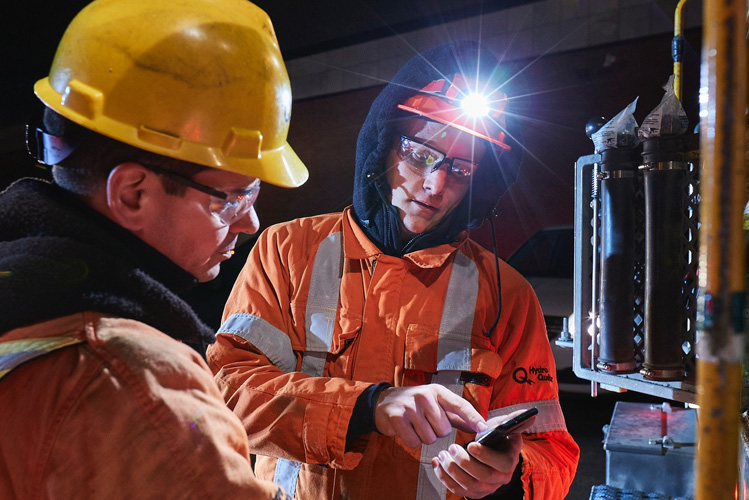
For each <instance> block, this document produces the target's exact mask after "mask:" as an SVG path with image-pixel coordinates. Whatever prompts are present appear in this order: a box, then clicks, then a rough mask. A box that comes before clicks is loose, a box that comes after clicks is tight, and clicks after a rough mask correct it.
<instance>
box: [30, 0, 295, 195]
mask: <svg viewBox="0 0 749 500" xmlns="http://www.w3.org/2000/svg"><path fill="white" fill-rule="evenodd" d="M34 91H35V93H36V95H37V96H38V97H39V98H40V99H41V100H42V101H43V102H44V104H46V105H47V106H49V107H50V108H52V109H54V110H55V111H57V112H58V113H59V114H61V115H63V116H64V117H66V118H68V119H69V120H72V121H73V122H75V123H77V124H79V125H82V126H83V127H86V128H88V129H90V130H93V131H95V132H98V133H100V134H102V135H105V136H108V137H111V138H113V139H116V140H118V141H121V142H124V143H127V144H130V145H132V146H135V147H138V148H141V149H144V150H147V151H151V152H153V153H157V154H160V155H163V156H168V157H171V158H177V159H180V160H185V161H188V162H192V163H197V164H200V165H205V166H209V167H214V168H219V169H222V170H228V171H231V172H237V173H240V174H244V175H248V176H251V177H257V178H259V179H261V180H262V181H265V182H269V183H271V184H276V185H279V186H284V187H296V186H299V185H301V184H303V183H304V182H305V181H306V180H307V177H308V175H309V174H308V172H307V168H306V167H305V166H304V164H303V163H302V161H301V160H300V159H299V157H298V156H297V155H296V153H294V151H293V150H292V149H291V147H290V146H289V144H288V143H287V142H286V137H287V134H288V130H289V119H290V117H291V86H290V84H289V77H288V74H287V73H286V67H285V66H284V63H283V59H282V57H281V53H280V51H279V48H278V42H277V40H276V35H275V32H274V31H273V26H272V25H271V21H270V19H269V18H268V15H267V14H266V13H265V12H264V11H263V10H261V9H260V8H258V7H257V6H255V5H253V4H252V3H250V2H248V1H246V0H96V1H95V2H93V3H91V4H89V5H88V6H87V7H86V8H84V9H83V10H82V11H81V12H80V13H79V14H78V15H77V16H76V17H75V19H73V22H72V23H71V24H70V26H68V28H67V30H66V32H65V35H64V36H63V38H62V40H61V41H60V45H59V46H58V48H57V53H56V55H55V58H54V61H53V62H52V68H51V70H50V74H49V77H48V78H44V79H42V80H39V81H38V82H37V83H36V85H35V86H34Z"/></svg>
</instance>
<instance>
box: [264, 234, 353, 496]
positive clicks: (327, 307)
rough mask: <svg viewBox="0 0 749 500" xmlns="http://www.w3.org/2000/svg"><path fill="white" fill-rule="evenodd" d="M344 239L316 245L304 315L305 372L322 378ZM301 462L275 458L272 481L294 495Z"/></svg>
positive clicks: (335, 236)
mask: <svg viewBox="0 0 749 500" xmlns="http://www.w3.org/2000/svg"><path fill="white" fill-rule="evenodd" d="M342 254H343V238H342V235H341V233H333V234H331V235H330V236H328V237H327V238H325V239H324V240H323V241H322V242H321V243H320V246H318V247H317V255H315V263H314V265H313V266H312V277H311V279H310V285H309V295H308V297H307V308H306V310H305V314H304V322H305V324H306V325H307V328H306V332H305V333H306V335H305V337H306V339H307V341H306V344H307V349H306V351H305V352H304V353H302V372H303V373H306V374H307V375H310V376H312V377H321V376H322V374H323V370H324V369H325V360H326V358H327V354H328V352H329V351H330V347H331V346H332V344H333V330H334V329H335V322H336V312H337V310H338V299H339V296H340V292H341V271H342V269H343V261H342ZM301 465H302V464H300V463H299V462H294V461H292V460H288V459H285V458H279V459H278V460H277V461H276V472H275V475H274V477H273V482H274V483H276V484H278V485H281V486H283V488H284V489H285V490H286V493H288V494H289V495H290V496H291V497H292V498H293V497H294V492H295V491H296V483H297V480H298V479H299V470H300V468H301Z"/></svg>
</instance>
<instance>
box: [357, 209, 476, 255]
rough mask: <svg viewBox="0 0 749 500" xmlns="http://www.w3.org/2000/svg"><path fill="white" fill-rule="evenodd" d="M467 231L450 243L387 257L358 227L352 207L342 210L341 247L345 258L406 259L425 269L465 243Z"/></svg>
mask: <svg viewBox="0 0 749 500" xmlns="http://www.w3.org/2000/svg"><path fill="white" fill-rule="evenodd" d="M467 240H468V233H467V232H466V231H463V232H462V233H460V234H459V235H458V237H457V238H456V240H455V241H454V242H452V243H446V244H442V245H437V246H435V247H430V248H424V249H422V250H417V251H415V252H411V253H407V254H405V255H403V256H402V257H389V256H386V255H384V254H383V252H382V251H381V250H380V249H379V248H377V246H376V245H375V244H374V243H372V241H371V240H370V239H369V238H368V237H367V235H366V233H365V232H364V230H362V228H361V227H359V224H358V223H357V222H356V217H355V216H354V214H353V211H352V207H347V208H345V209H344V210H343V249H344V253H345V255H346V257H347V258H351V259H359V260H374V259H380V258H384V257H387V258H392V259H401V258H402V259H406V260H409V261H411V262H413V263H414V264H416V265H417V266H419V267H421V268H425V269H429V268H435V267H441V266H442V265H444V264H445V261H447V259H448V258H449V257H450V256H451V255H452V254H453V253H455V252H456V251H457V250H458V249H459V248H461V247H462V246H463V245H465V243H466V241H467Z"/></svg>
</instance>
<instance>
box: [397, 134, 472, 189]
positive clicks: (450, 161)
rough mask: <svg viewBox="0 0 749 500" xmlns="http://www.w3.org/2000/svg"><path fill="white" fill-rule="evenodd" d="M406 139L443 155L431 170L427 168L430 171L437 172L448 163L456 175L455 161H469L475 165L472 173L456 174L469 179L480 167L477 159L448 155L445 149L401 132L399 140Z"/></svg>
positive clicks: (448, 171) (401, 141) (450, 172)
mask: <svg viewBox="0 0 749 500" xmlns="http://www.w3.org/2000/svg"><path fill="white" fill-rule="evenodd" d="M404 140H406V141H411V142H414V143H416V144H419V145H421V146H424V147H427V148H429V149H431V150H433V151H436V152H438V153H439V154H441V155H442V160H440V161H439V162H437V163H436V165H434V166H433V167H430V168H431V170H427V172H428V173H432V172H436V171H437V170H439V169H440V167H442V165H445V164H446V165H447V166H448V169H447V173H448V174H451V175H456V174H455V173H454V172H453V163H454V162H455V160H460V161H464V162H466V163H469V164H471V165H473V167H474V168H473V170H471V173H470V174H469V175H464V176H458V175H456V177H462V178H463V179H468V178H470V177H472V176H473V173H474V171H475V170H476V169H477V168H478V167H479V164H478V163H477V162H475V161H469V160H467V159H465V158H456V157H454V156H447V153H445V152H443V151H440V150H439V149H437V148H435V147H434V146H432V145H431V144H427V143H426V142H423V141H420V140H418V139H414V138H413V137H409V136H407V135H404V134H400V139H399V142H400V144H401V145H402V144H403V141H404ZM401 147H402V146H401ZM404 160H405V158H404Z"/></svg>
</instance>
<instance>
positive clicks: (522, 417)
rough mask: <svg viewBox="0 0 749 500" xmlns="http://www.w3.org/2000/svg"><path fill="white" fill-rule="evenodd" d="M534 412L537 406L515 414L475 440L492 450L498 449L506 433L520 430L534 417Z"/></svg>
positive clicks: (535, 412) (504, 439) (536, 411)
mask: <svg viewBox="0 0 749 500" xmlns="http://www.w3.org/2000/svg"><path fill="white" fill-rule="evenodd" d="M536 414H538V408H535V407H534V408H529V409H527V410H525V411H524V412H523V413H521V414H519V415H515V416H514V417H512V418H510V419H509V420H506V421H504V422H502V423H501V424H499V425H498V426H496V427H495V428H493V429H492V430H490V431H487V432H486V433H484V434H482V435H481V436H478V437H477V438H476V442H477V443H478V444H480V445H482V446H487V447H489V448H491V449H493V450H499V449H501V447H502V443H503V442H505V441H506V438H507V436H508V435H510V434H512V433H513V432H516V431H518V430H520V429H521V428H523V427H525V426H526V425H529V424H530V423H531V422H532V421H533V419H534V418H535V416H536Z"/></svg>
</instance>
